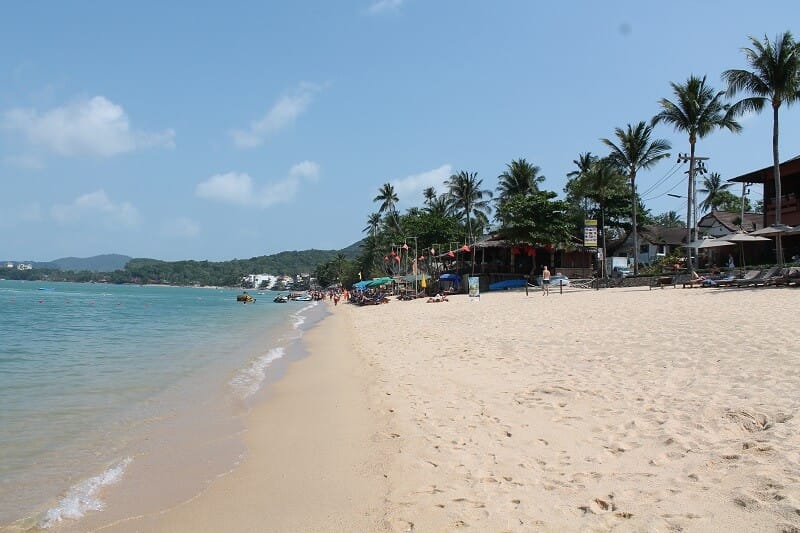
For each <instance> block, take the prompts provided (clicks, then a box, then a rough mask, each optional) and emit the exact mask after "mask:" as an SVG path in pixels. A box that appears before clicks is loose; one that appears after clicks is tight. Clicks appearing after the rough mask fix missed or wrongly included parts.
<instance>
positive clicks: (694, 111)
mask: <svg viewBox="0 0 800 533" xmlns="http://www.w3.org/2000/svg"><path fill="white" fill-rule="evenodd" d="M670 85H671V86H672V91H673V93H674V95H675V98H676V101H675V102H673V101H671V100H668V99H666V98H662V99H661V100H659V102H658V103H659V105H660V106H661V111H660V112H659V113H658V114H657V115H656V116H654V117H653V120H652V124H653V125H655V124H658V123H660V122H664V123H666V124H670V125H672V126H673V127H674V128H675V130H677V131H682V132H684V133H687V134H688V135H689V147H690V168H689V186H688V194H687V197H688V201H687V202H686V203H687V207H686V220H687V222H688V224H687V230H688V228H690V227H691V220H692V199H693V198H694V194H693V193H694V170H695V169H694V168H693V167H691V165H692V164H693V163H694V161H695V145H696V144H697V139H702V138H703V137H705V136H706V135H708V134H710V133H711V132H712V131H714V130H716V129H721V128H726V129H728V130H730V131H732V132H735V133H738V132H739V131H741V129H742V127H741V126H740V125H739V123H738V122H736V120H734V115H733V113H732V111H731V109H730V106H729V105H727V104H726V103H725V102H724V101H723V99H722V98H723V96H724V94H725V93H724V91H719V92H717V91H714V89H713V88H712V87H710V86H708V85H706V77H705V76H703V77H702V78H698V77H697V76H694V75H692V76H689V78H688V79H687V80H686V83H684V84H678V83H670ZM687 240H689V239H687ZM688 266H689V270H690V271H692V272H694V265H693V264H692V262H691V261H688Z"/></svg>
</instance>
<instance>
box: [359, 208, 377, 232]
mask: <svg viewBox="0 0 800 533" xmlns="http://www.w3.org/2000/svg"><path fill="white" fill-rule="evenodd" d="M380 227H381V214H380V213H371V214H370V215H369V216H368V217H367V225H366V227H365V228H364V229H363V230H361V231H363V232H364V233H368V234H370V235H372V236H373V237H374V236H375V235H377V233H378V230H379V229H380Z"/></svg>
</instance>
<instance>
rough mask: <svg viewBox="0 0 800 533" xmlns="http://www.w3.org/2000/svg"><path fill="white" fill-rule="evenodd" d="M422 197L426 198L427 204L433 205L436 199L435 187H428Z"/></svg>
mask: <svg viewBox="0 0 800 533" xmlns="http://www.w3.org/2000/svg"><path fill="white" fill-rule="evenodd" d="M422 196H423V197H424V198H425V203H426V204H428V205H431V202H433V201H434V200H435V199H436V189H434V188H433V187H426V188H425V190H423V191H422Z"/></svg>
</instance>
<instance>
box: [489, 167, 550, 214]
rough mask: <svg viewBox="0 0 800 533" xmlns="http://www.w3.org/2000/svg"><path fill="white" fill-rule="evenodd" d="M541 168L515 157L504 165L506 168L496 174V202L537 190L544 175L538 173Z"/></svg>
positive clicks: (500, 202)
mask: <svg viewBox="0 0 800 533" xmlns="http://www.w3.org/2000/svg"><path fill="white" fill-rule="evenodd" d="M541 170H542V169H541V168H539V167H538V166H536V165H532V164H531V163H528V162H527V161H526V160H525V159H515V160H512V161H511V163H509V164H507V165H506V170H505V171H504V172H503V173H502V174H500V175H499V176H497V180H498V185H497V197H496V201H497V204H498V205H499V204H502V203H503V202H505V201H506V200H508V199H509V198H511V197H512V196H514V195H516V194H528V193H532V192H536V191H538V190H539V183H543V182H544V180H545V177H544V176H542V175H541V174H539V173H540V172H541Z"/></svg>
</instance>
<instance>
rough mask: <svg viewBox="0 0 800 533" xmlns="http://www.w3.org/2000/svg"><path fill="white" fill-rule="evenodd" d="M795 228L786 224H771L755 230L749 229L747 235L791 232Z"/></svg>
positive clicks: (770, 234) (771, 234) (772, 234)
mask: <svg viewBox="0 0 800 533" xmlns="http://www.w3.org/2000/svg"><path fill="white" fill-rule="evenodd" d="M794 230H795V228H793V227H791V226H787V225H786V224H772V225H769V226H766V227H764V228H761V229H758V230H756V231H751V232H750V233H749V235H766V236H774V235H778V234H780V233H791V232H793V231H794Z"/></svg>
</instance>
